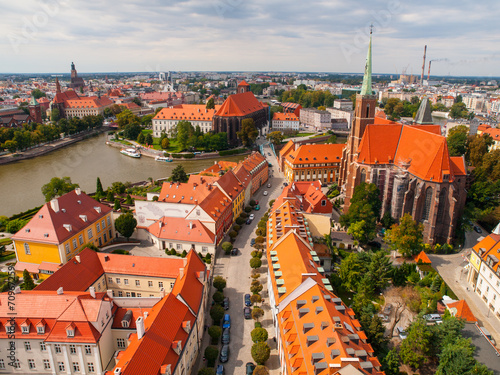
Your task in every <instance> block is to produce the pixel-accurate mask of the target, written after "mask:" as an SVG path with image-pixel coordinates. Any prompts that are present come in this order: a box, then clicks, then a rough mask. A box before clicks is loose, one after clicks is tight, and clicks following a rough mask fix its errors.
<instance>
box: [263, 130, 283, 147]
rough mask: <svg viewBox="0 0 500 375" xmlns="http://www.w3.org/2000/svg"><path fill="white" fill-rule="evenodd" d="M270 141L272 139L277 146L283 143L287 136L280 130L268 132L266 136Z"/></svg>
mask: <svg viewBox="0 0 500 375" xmlns="http://www.w3.org/2000/svg"><path fill="white" fill-rule="evenodd" d="M266 138H267V139H268V140H269V141H271V142H272V143H273V144H274V145H275V146H277V145H279V144H281V142H283V139H285V136H284V135H283V132H280V131H275V132H271V133H268V134H267V137H266Z"/></svg>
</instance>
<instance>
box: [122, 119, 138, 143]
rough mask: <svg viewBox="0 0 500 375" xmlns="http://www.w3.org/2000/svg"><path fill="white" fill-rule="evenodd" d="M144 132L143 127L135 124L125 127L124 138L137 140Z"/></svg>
mask: <svg viewBox="0 0 500 375" xmlns="http://www.w3.org/2000/svg"><path fill="white" fill-rule="evenodd" d="M141 132H142V128H141V125H139V124H136V123H133V124H127V125H125V128H124V129H123V136H124V137H125V138H127V139H132V140H136V139H137V138H138V137H139V135H140V134H141Z"/></svg>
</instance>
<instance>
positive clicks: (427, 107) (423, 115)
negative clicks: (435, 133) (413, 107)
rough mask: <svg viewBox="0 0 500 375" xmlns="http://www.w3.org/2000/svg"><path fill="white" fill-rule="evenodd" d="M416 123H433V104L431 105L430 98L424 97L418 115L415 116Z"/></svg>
mask: <svg viewBox="0 0 500 375" xmlns="http://www.w3.org/2000/svg"><path fill="white" fill-rule="evenodd" d="M415 123H417V124H420V125H424V124H432V123H433V121H432V115H431V104H430V103H429V98H427V97H424V98H423V99H422V102H421V103H420V107H419V108H418V111H417V114H416V116H415Z"/></svg>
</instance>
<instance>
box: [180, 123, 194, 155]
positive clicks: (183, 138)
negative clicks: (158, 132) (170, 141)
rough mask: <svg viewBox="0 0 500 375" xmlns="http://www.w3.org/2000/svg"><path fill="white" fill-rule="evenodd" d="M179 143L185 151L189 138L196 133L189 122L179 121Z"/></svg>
mask: <svg viewBox="0 0 500 375" xmlns="http://www.w3.org/2000/svg"><path fill="white" fill-rule="evenodd" d="M176 132H177V137H176V138H177V143H178V144H179V146H180V147H181V148H182V149H183V150H184V149H185V148H186V147H187V143H188V140H189V137H191V136H192V135H193V133H194V128H193V125H191V123H190V122H189V121H185V120H182V121H179V122H178V123H177V126H176Z"/></svg>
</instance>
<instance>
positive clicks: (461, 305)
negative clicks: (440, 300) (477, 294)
mask: <svg viewBox="0 0 500 375" xmlns="http://www.w3.org/2000/svg"><path fill="white" fill-rule="evenodd" d="M446 307H447V308H448V309H449V310H450V312H451V315H452V316H455V317H457V318H463V319H465V320H466V321H467V322H471V323H472V322H477V319H476V317H475V316H474V314H473V313H472V311H471V309H470V307H469V305H468V304H467V302H465V300H463V299H462V300H460V301H456V302H452V303H448V304H446Z"/></svg>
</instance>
